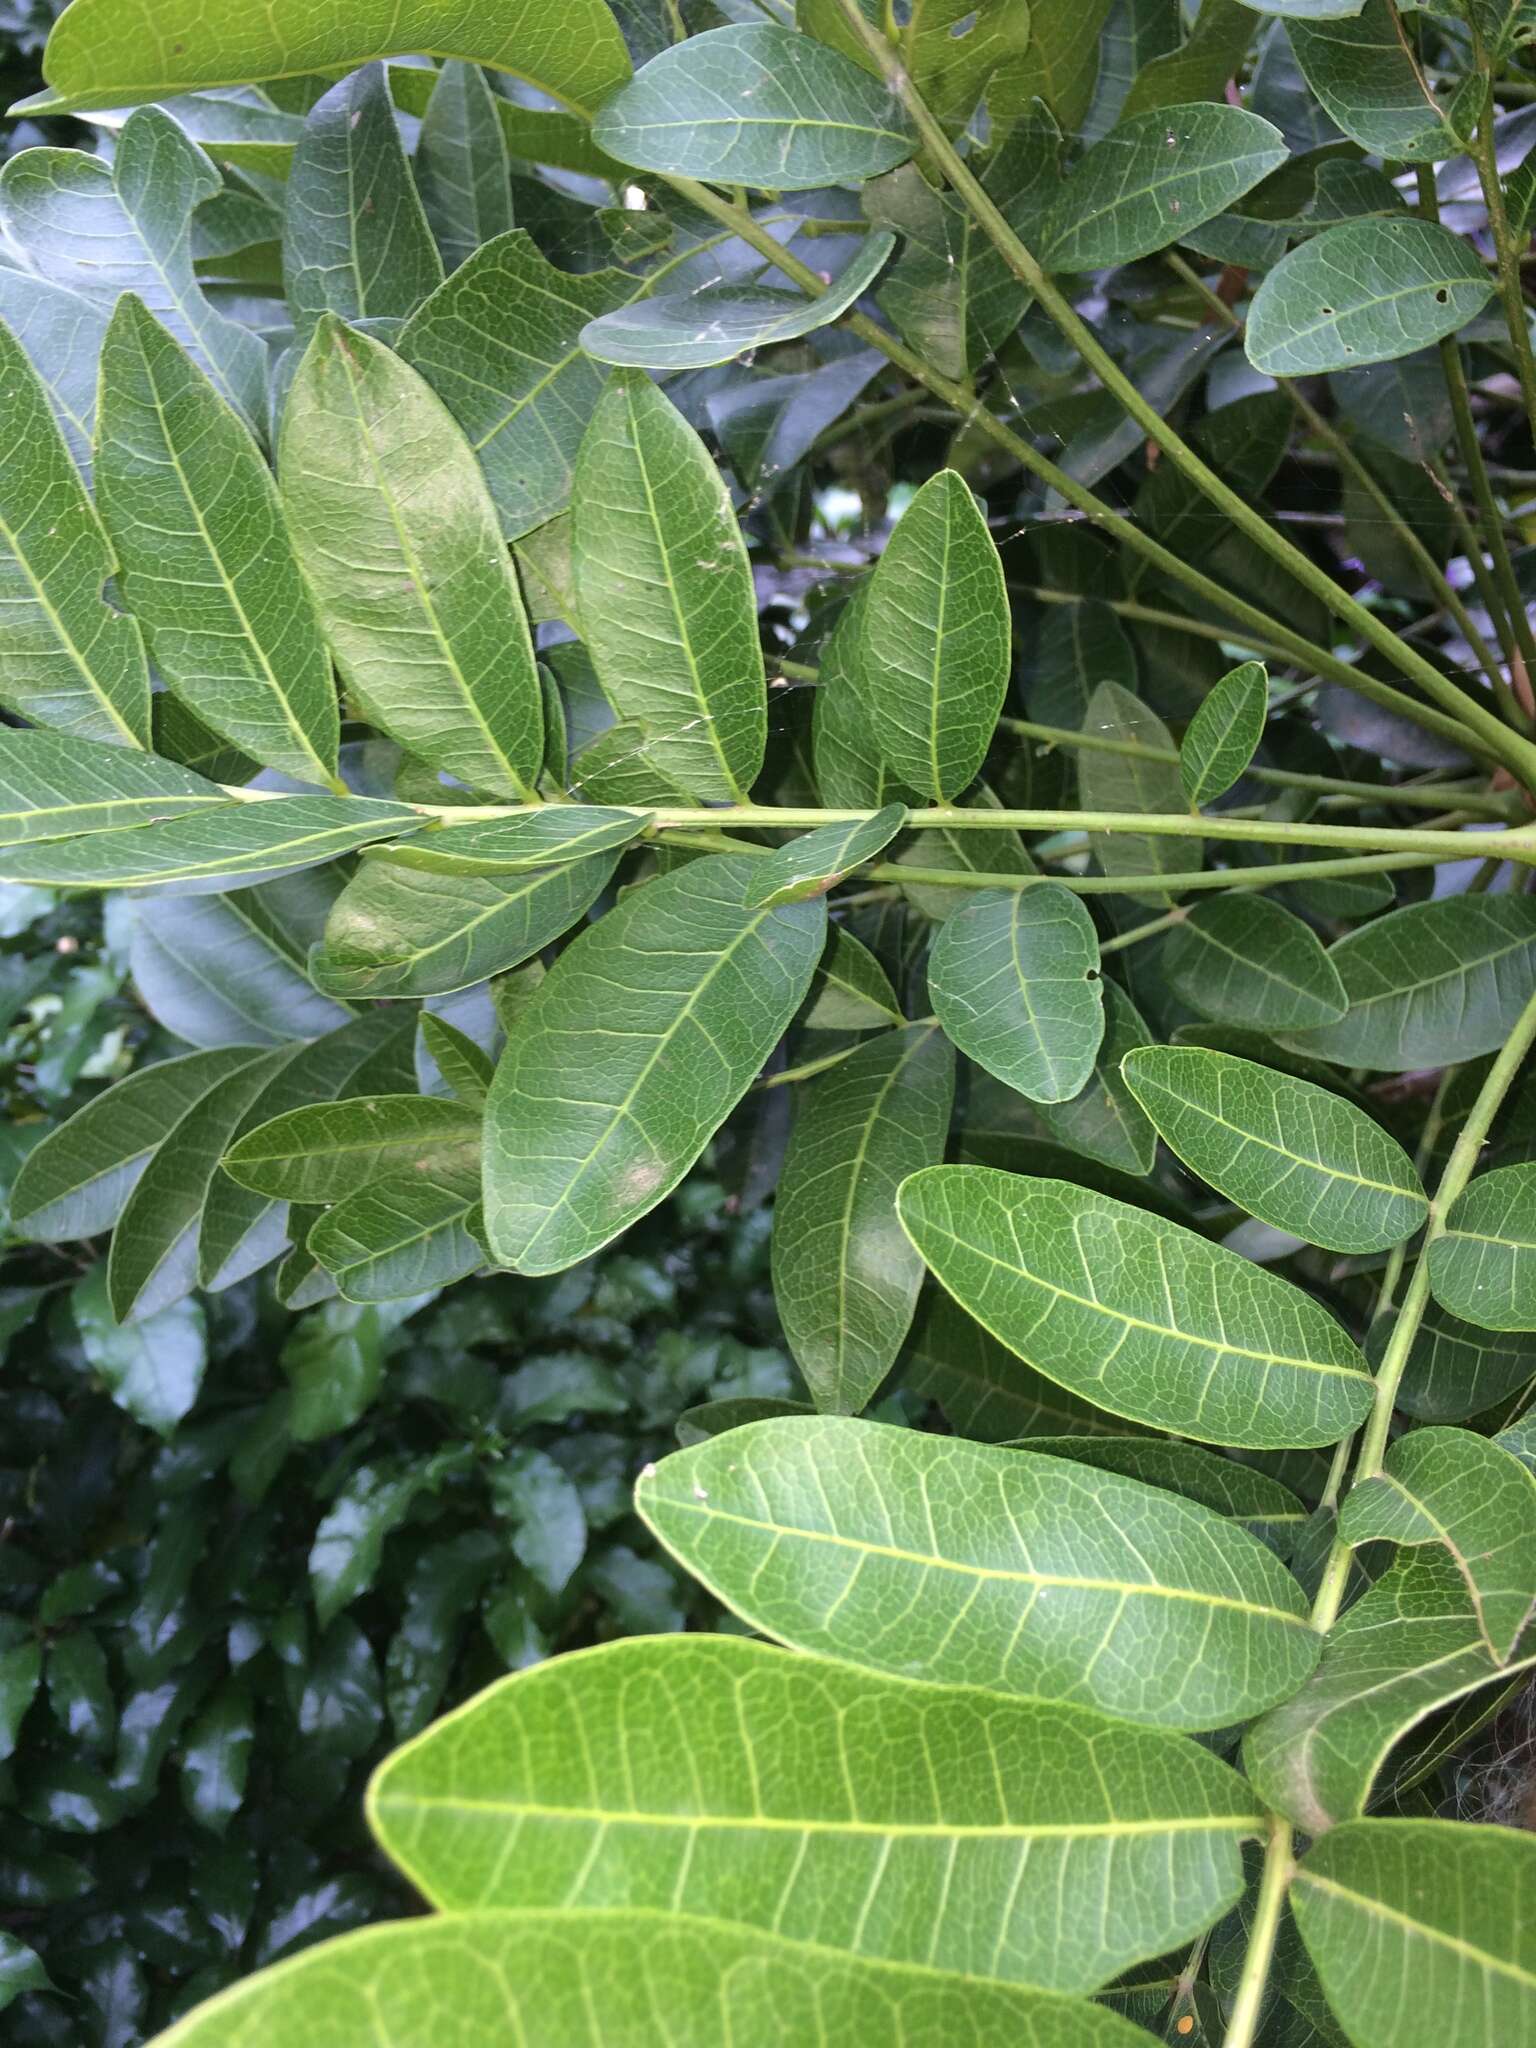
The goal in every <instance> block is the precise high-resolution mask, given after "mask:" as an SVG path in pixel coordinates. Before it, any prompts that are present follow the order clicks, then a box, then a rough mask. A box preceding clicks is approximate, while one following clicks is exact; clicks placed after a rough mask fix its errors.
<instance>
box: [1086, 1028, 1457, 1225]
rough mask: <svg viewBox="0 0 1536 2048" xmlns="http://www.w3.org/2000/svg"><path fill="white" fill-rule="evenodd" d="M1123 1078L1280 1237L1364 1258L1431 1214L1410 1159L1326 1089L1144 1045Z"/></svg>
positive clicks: (1209, 1176)
mask: <svg viewBox="0 0 1536 2048" xmlns="http://www.w3.org/2000/svg"><path fill="white" fill-rule="evenodd" d="M1124 1073H1125V1078H1126V1080H1127V1081H1128V1083H1129V1084H1130V1087H1131V1091H1132V1093H1133V1094H1134V1095H1135V1097H1136V1100H1137V1101H1138V1102H1139V1103H1140V1104H1141V1106H1142V1108H1143V1109H1144V1110H1145V1111H1146V1112H1147V1114H1148V1116H1150V1117H1151V1119H1152V1121H1153V1123H1154V1124H1156V1126H1157V1128H1158V1131H1159V1132H1160V1133H1161V1135H1162V1136H1163V1138H1165V1139H1166V1140H1167V1142H1168V1144H1169V1145H1171V1146H1172V1148H1173V1150H1174V1151H1175V1152H1177V1153H1178V1155H1179V1157H1180V1158H1181V1159H1182V1160H1183V1161H1184V1164H1185V1165H1186V1166H1188V1167H1190V1168H1191V1169H1192V1170H1193V1171H1194V1172H1195V1173H1197V1174H1199V1176H1200V1178H1201V1179H1202V1180H1205V1181H1209V1182H1210V1184H1211V1186H1212V1187H1213V1188H1216V1189H1218V1190H1219V1191H1220V1192H1221V1193H1222V1194H1224V1195H1226V1196H1228V1197H1229V1198H1230V1199H1231V1200H1232V1201H1234V1202H1237V1203H1238V1204H1240V1206H1241V1207H1242V1208H1244V1209H1246V1210H1247V1211H1248V1213H1249V1215H1250V1216H1257V1217H1258V1218H1259V1220H1260V1221H1261V1222H1263V1223H1268V1224H1270V1225H1271V1226H1272V1227H1273V1228H1274V1229H1276V1230H1285V1231H1289V1232H1290V1233H1291V1234H1292V1235H1293V1236H1295V1237H1299V1238H1301V1239H1302V1240H1303V1241H1304V1242H1306V1243H1310V1244H1318V1245H1324V1246H1326V1247H1327V1248H1328V1249H1329V1250H1330V1251H1338V1252H1372V1251H1383V1250H1385V1249H1386V1247H1387V1246H1388V1245H1394V1244H1401V1243H1402V1241H1403V1239H1404V1238H1405V1237H1410V1236H1411V1235H1412V1234H1413V1232H1414V1231H1415V1230H1418V1229H1419V1228H1421V1227H1422V1225H1423V1224H1424V1222H1425V1220H1426V1218H1427V1217H1428V1214H1429V1203H1428V1201H1427V1199H1426V1197H1425V1195H1424V1191H1423V1189H1422V1188H1421V1187H1420V1185H1419V1178H1418V1175H1417V1174H1416V1173H1415V1172H1414V1170H1413V1162H1412V1161H1411V1160H1410V1159H1409V1157H1408V1155H1407V1153H1406V1152H1404V1151H1403V1149H1402V1147H1401V1146H1400V1145H1399V1144H1398V1143H1397V1141H1396V1140H1395V1139H1393V1138H1390V1137H1388V1135H1387V1133H1386V1132H1385V1131H1384V1130H1382V1128H1381V1126H1380V1125H1379V1124H1377V1123H1376V1122H1374V1121H1373V1120H1372V1119H1371V1118H1370V1117H1368V1116H1367V1115H1366V1114H1365V1112H1364V1110H1361V1109H1357V1108H1356V1107H1355V1105H1354V1104H1353V1103H1352V1102H1346V1101H1345V1100H1344V1098H1343V1097H1342V1096H1339V1095H1335V1094H1333V1093H1332V1092H1331V1091H1330V1090H1329V1089H1326V1088H1319V1087H1317V1086H1315V1085H1314V1084H1313V1083H1312V1082H1310V1081H1302V1080H1298V1079H1297V1078H1296V1077H1295V1076H1294V1075H1292V1074H1283V1073H1277V1072H1275V1071H1274V1070H1273V1069H1272V1068H1269V1067H1263V1066H1260V1065H1259V1064H1258V1063H1257V1062H1256V1061H1253V1060H1244V1059H1238V1058H1236V1057H1234V1056H1233V1055H1232V1054H1230V1053H1224V1052H1214V1051H1210V1050H1207V1049H1205V1048H1202V1047H1199V1046H1180V1045H1158V1046H1143V1047H1142V1048H1140V1049H1139V1050H1138V1051H1135V1052H1132V1053H1131V1054H1130V1055H1129V1056H1128V1058H1127V1059H1126V1062H1125V1067H1124Z"/></svg>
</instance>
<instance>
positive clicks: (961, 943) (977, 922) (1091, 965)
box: [928, 882, 1104, 1102]
mask: <svg viewBox="0 0 1536 2048" xmlns="http://www.w3.org/2000/svg"><path fill="white" fill-rule="evenodd" d="M928 992H929V995H930V997H931V999H932V1002H933V1007H934V1012H935V1014H936V1015H937V1017H938V1019H939V1022H940V1023H941V1024H942V1025H943V1026H944V1029H945V1031H946V1032H947V1034H948V1035H949V1037H950V1038H952V1039H953V1040H954V1042H955V1044H956V1045H957V1046H959V1048H960V1050H961V1051H962V1052H963V1053H965V1054H966V1055H967V1056H968V1057H969V1058H970V1059H973V1060H975V1061H976V1062H977V1064H978V1065H979V1066H983V1067H985V1068H986V1070H987V1072H988V1073H989V1074H995V1075H996V1076H997V1078H998V1079H999V1080H1000V1081H1002V1082H1004V1083H1006V1085H1007V1086H1008V1087H1010V1088H1014V1089H1017V1090H1018V1092H1019V1094H1021V1095H1027V1096H1028V1097H1029V1098H1030V1099H1031V1100H1032V1101H1036V1102H1065V1101H1068V1100H1070V1099H1071V1098H1072V1097H1073V1096H1075V1095H1077V1094H1079V1093H1080V1092H1081V1090H1082V1089H1083V1087H1084V1086H1085V1085H1086V1083H1087V1081H1088V1078H1089V1076H1090V1075H1091V1074H1092V1072H1093V1066H1094V1060H1095V1058H1096V1057H1097V1054H1098V1050H1099V1044H1100V1041H1101V1040H1102V1038H1103V1036H1104V985H1103V983H1102V982H1101V981H1100V979H1099V940H1098V934H1097V932H1096V931H1095V930H1094V924H1093V919H1092V918H1091V917H1090V916H1089V915H1088V912H1087V911H1086V910H1085V909H1084V908H1083V906H1082V904H1081V903H1080V902H1079V900H1078V899H1077V897H1076V896H1074V895H1073V894H1072V892H1071V890H1070V889H1065V888H1063V887H1062V885H1061V884H1060V883H1059V882H1042V883H1041V884H1040V885H1039V887H1038V888H1034V889H1019V890H996V891H993V890H985V891H982V892H979V893H978V894H977V895H975V896H971V897H968V898H967V899H966V900H965V902H964V904H963V906H962V907H961V908H960V909H959V910H957V911H956V912H955V914H954V916H953V917H951V918H949V919H948V920H947V921H946V922H945V924H944V925H943V926H942V928H941V929H940V932H939V936H938V939H937V941H936V942H935V944H934V948H933V953H932V956H931V957H930V959H929V963H928Z"/></svg>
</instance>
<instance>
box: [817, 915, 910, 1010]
mask: <svg viewBox="0 0 1536 2048" xmlns="http://www.w3.org/2000/svg"><path fill="white" fill-rule="evenodd" d="M801 1021H802V1022H803V1023H804V1025H805V1027H806V1029H807V1030H808V1031H873V1030H878V1029H880V1028H881V1027H883V1026H885V1025H887V1024H900V1023H902V1022H904V1019H903V1017H902V1012H901V1005H900V1003H899V1002H897V1000H896V992H895V990H894V989H893V988H892V987H891V982H890V977H889V975H888V974H887V973H886V971H885V969H884V968H883V967H882V966H881V965H880V962H879V961H878V960H877V959H876V958H875V956H874V954H873V953H871V952H870V950H869V948H868V947H867V946H866V945H864V944H863V943H862V942H861V941H860V940H858V939H856V938H855V937H854V936H853V933H852V932H851V931H849V930H848V928H847V927H846V925H840V924H834V925H831V926H829V927H828V930H827V950H826V951H825V952H824V953H823V954H822V956H821V962H820V964H819V966H818V967H817V969H816V972H815V974H814V976H813V977H812V980H811V993H810V998H809V1000H808V1001H807V1003H806V1006H805V1010H804V1013H803V1015H802V1019H801Z"/></svg>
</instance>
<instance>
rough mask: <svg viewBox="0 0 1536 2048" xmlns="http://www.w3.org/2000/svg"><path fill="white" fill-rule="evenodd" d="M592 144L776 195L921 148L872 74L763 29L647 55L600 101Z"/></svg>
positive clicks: (761, 25)
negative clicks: (627, 78)
mask: <svg viewBox="0 0 1536 2048" xmlns="http://www.w3.org/2000/svg"><path fill="white" fill-rule="evenodd" d="M592 139H593V141H594V142H595V143H596V144H597V146H598V148H599V149H602V150H606V152H607V153H608V155H609V156H611V157H616V158H617V159H618V161H619V162H620V163H621V164H634V165H636V166H637V167H638V168H639V169H641V170H651V171H665V172H668V173H669V174H670V175H671V176H673V177H682V178H704V179H707V180H708V181H709V182H710V183H712V184H729V185H756V186H759V187H761V188H763V189H764V190H767V191H773V192H799V191H806V190H809V189H811V188H812V187H814V186H818V185H837V184H843V183H852V182H855V181H857V180H862V179H864V178H873V177H877V176H878V175H879V173H880V172H881V171H889V170H891V169H893V168H894V166H895V165H897V164H899V163H904V162H905V161H906V159H907V158H908V157H909V156H911V154H912V153H913V150H914V149H915V148H916V146H917V138H916V136H915V134H914V133H913V130H912V126H911V123H910V122H909V121H908V120H907V117H906V115H905V114H904V113H903V112H902V109H901V105H900V103H899V101H897V100H896V98H895V97H894V96H893V95H892V94H891V93H890V92H889V91H888V90H887V89H886V87H885V86H884V85H883V84H882V83H881V82H880V81H879V80H878V79H874V78H871V77H870V76H869V74H868V72H866V71H864V70H861V69H860V67H859V66H858V65H857V64H855V63H854V62H853V61H852V60H851V59H850V58H848V57H845V56H843V55H842V53H841V52H840V51H837V50H831V49H828V48H827V46H826V45H825V44H824V43H818V42H816V41H814V40H813V39H812V38H811V37H810V36H805V35H797V34H796V33H795V32H794V31H793V30H791V29H785V28H780V27H778V26H777V25H776V24H773V23H769V22H751V23H742V24H738V25H736V26H733V27H730V28H717V29H711V30H709V31H708V32H707V33H706V34H704V35H697V36H690V37H689V38H688V40H687V41H686V42H684V43H678V44H676V45H675V46H674V47H673V48H672V49H670V50H664V51H663V52H662V53H661V55H660V56H659V57H653V58H652V59H651V61H650V63H649V64H647V65H646V66H645V67H644V69H643V70H641V71H640V72H638V73H637V74H636V76H635V77H634V78H633V79H632V80H631V81H630V83H629V84H628V85H626V86H625V87H623V89H622V90H621V91H619V92H617V93H615V94H614V96H613V98H612V99H611V100H609V101H608V102H607V104H606V105H605V106H604V108H603V110H602V112H601V113H600V114H599V115H598V117H597V120H596V121H595V122H594V123H593V127H592Z"/></svg>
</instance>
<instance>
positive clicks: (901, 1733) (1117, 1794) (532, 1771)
mask: <svg viewBox="0 0 1536 2048" xmlns="http://www.w3.org/2000/svg"><path fill="white" fill-rule="evenodd" d="M574 1727H579V1728H580V1729H581V1730H582V1735H583V1738H584V1739H583V1741H582V1743H581V1746H580V1748H579V1749H578V1748H577V1747H575V1746H574V1745H572V1744H570V1743H568V1742H567V1741H566V1739H565V1737H566V1735H567V1733H568V1732H569V1731H570V1730H571V1729H572V1728H574ZM683 1729H686V1730H687V1731H688V1737H687V1741H686V1744H680V1743H679V1740H678V1735H679V1731H680V1730H683ZM940 1756H942V1757H943V1758H944V1763H943V1766H942V1769H941V1771H940V1772H939V1774H938V1775H937V1776H935V1774H934V1772H933V1770H932V1769H931V1766H932V1764H933V1763H934V1761H935V1760H936V1759H937V1758H938V1757H940ZM754 1786H756V1787H758V1788H760V1790H759V1791H758V1792H757V1793H754V1791H753V1789H752V1788H753V1787H754ZM999 1788H1001V1792H1000V1789H999ZM370 1813H371V1817H372V1820H373V1823H374V1826H375V1828H376V1830H377V1831H378V1833H379V1834H380V1836H381V1837H382V1839H383V1841H384V1843H385V1845H386V1846H387V1847H388V1848H389V1849H390V1851H391V1852H392V1853H393V1854H394V1855H395V1856H396V1857H397V1858H398V1860H399V1861H400V1862H401V1863H402V1864H403V1865H404V1866H405V1867H406V1868H407V1869H409V1870H410V1871H411V1872H412V1874H413V1875H414V1877H415V1879H416V1881H417V1883H418V1884H419V1885H421V1886H422V1888H423V1889H424V1890H425V1891H426V1893H427V1896H428V1897H429V1898H430V1899H431V1901H432V1903H433V1904H434V1905H435V1906H437V1907H438V1908H439V1909H440V1910H443V1911H447V1912H465V1911H481V1910H484V1909H486V1908H494V1907H498V1906H503V1905H510V1904H511V1903H512V1902H513V1900H514V1899H516V1901H517V1903H518V1904H519V1905H521V1906H539V1905H544V1904H553V1903H555V1902H558V1903H559V1904H561V1905H562V1906H566V1907H576V1908H580V1907H581V1906H583V1905H585V1904H587V1903H588V1902H589V1901H590V1902H591V1903H593V1904H598V1903H601V1904H602V1905H603V1906H604V1907H605V1908H609V1909H612V1908H615V1907H619V1908H626V1907H654V1908H661V1909H666V1910H669V1911H672V1912H682V1913H688V1912H690V1911H697V1912H700V1913H703V1914H707V1915H709V1916H710V1917H712V1918H715V1919H718V1920H722V1921H730V1922H733V1923H736V1924H740V1925H747V1926H762V1927H771V1928H772V1929H773V1930H774V1931H775V1932H777V1933H778V1934H781V1935H784V1936H786V1937H788V1938H789V1939H791V1940H796V1939H798V1940H802V1941H811V1942H814V1943H817V1944H818V1945H819V1946H821V1947H823V1948H833V1949H837V1950H839V1951H841V1952H844V1953H847V1954H852V1955H857V1956H864V1957H869V1958H871V1959H874V1958H881V1959H884V1960H886V1961H890V1962H909V1963H915V1962H918V1961H921V1962H922V1963H924V1964H925V1965H926V1966H927V1967H928V1968H931V1969H940V1970H943V1969H953V1970H957V1971H960V1972H962V1973H964V1974H965V1975H967V1976H969V1977H972V1978H988V1977H991V1978H998V1979H1003V1980H1005V1981H1011V1982H1016V1983H1028V1984H1035V1985H1039V1986H1042V1987H1043V1988H1045V1989H1048V1990H1053V1991H1088V1990H1092V1989H1094V1988H1095V1987H1096V1986H1097V1985H1099V1984H1101V1983H1103V1982H1104V1981H1105V1980H1106V1979H1107V1978H1109V1977H1111V1976H1113V1975H1115V1974H1116V1973H1117V1971H1119V1970H1121V1969H1123V1968H1125V1967H1126V1966H1127V1965H1128V1964H1130V1963H1132V1962H1134V1961H1137V1960H1139V1959H1141V1958H1142V1957H1144V1956H1149V1955H1154V1954H1158V1953H1161V1951H1162V1950H1163V1949H1164V1948H1166V1947H1168V1946H1169V1945H1170V1944H1171V1943H1173V1942H1174V1941H1177V1940H1180V1939H1183V1938H1184V1937H1185V1935H1186V1933H1188V1932H1192V1931H1194V1930H1197V1929H1199V1928H1201V1927H1202V1926H1204V1925H1205V1924H1207V1923H1208V1921H1209V1920H1210V1919H1211V1917H1212V1916H1213V1915H1214V1914H1215V1913H1216V1912H1218V1911H1219V1910H1220V1907H1221V1904H1222V1903H1223V1901H1226V1900H1230V1899H1232V1898H1235V1896H1236V1894H1237V1891H1238V1888H1239V1885H1240V1882H1241V1878H1240V1868H1241V1866H1240V1858H1239V1855H1238V1843H1239V1840H1240V1838H1241V1837H1242V1835H1243V1834H1244V1833H1246V1832H1249V1831H1251V1830H1252V1829H1253V1828H1254V1827H1255V1826H1256V1824H1257V1816H1256V1813H1255V1809H1254V1808H1253V1805H1252V1803H1251V1800H1250V1799H1249V1797H1248V1795H1247V1794H1246V1792H1245V1790H1244V1788H1243V1786H1242V1784H1241V1781H1240V1780H1239V1779H1238V1778H1237V1777H1236V1776H1235V1774H1234V1773H1232V1772H1231V1771H1230V1770H1229V1769H1228V1768H1227V1767H1226V1766H1224V1765H1222V1764H1220V1763H1218V1762H1217V1761H1216V1759H1215V1758H1214V1757H1210V1756H1207V1755H1205V1754H1203V1753H1202V1752H1201V1751H1200V1750H1198V1749H1197V1748H1195V1747H1194V1746H1193V1745H1192V1744H1189V1743H1187V1742H1185V1741H1182V1740H1181V1739H1179V1738H1178V1737H1176V1736H1170V1735H1164V1734H1161V1733H1154V1732H1153V1731H1151V1730H1149V1729H1138V1728H1131V1727H1128V1726H1125V1725H1123V1724H1122V1725H1118V1726H1116V1725H1112V1724H1110V1723H1108V1722H1106V1721H1104V1720H1102V1719H1101V1718H1100V1717H1099V1716H1098V1715H1096V1714H1093V1713H1091V1712H1089V1711H1088V1710H1086V1709H1084V1708H1081V1707H1067V1706H1062V1705H1045V1704H1037V1703H1034V1702H1026V1701H1022V1700H1018V1701H1015V1700H1009V1701H1001V1700H996V1699H987V1698H986V1697H985V1696H984V1695H982V1694H980V1693H977V1692H974V1691H970V1690H967V1689H964V1688H960V1687H949V1686H921V1687H918V1686H913V1685H911V1684H910V1683H908V1682H906V1681H904V1680H901V1679H894V1678H887V1677H882V1676H878V1675H876V1674H874V1673H871V1672H867V1671H855V1670H852V1669H851V1668H849V1667H848V1666H847V1665H844V1664H833V1663H823V1662H821V1661H820V1660H818V1659H814V1658H808V1657H795V1656H790V1655H789V1654H787V1653H786V1652H784V1651H782V1650H775V1649H771V1648H769V1647H767V1646H766V1645H764V1644H761V1643H752V1642H743V1641H740V1640H734V1639H732V1638H730V1637H723V1636H722V1637H707V1636H695V1637H682V1638H678V1639H674V1640H672V1641H651V1642H645V1641H641V1642H628V1643H614V1644H610V1645H608V1646H606V1647H604V1648H603V1649H600V1650H597V1651H594V1652H592V1653H589V1654H588V1655H585V1656H579V1657H574V1658H562V1659H559V1660H556V1661H554V1662H552V1663H547V1664H544V1665H542V1666H541V1667H539V1668H538V1669H537V1670H536V1671H532V1672H527V1673H524V1674H522V1675H520V1676H518V1677H516V1678H513V1679H508V1680H506V1681H504V1682H503V1683H502V1684H500V1685H498V1686H495V1687H493V1688H492V1689H491V1690H490V1691H489V1692H486V1693H482V1694H481V1695H480V1697H479V1699H478V1700H476V1701H475V1702H474V1703H473V1704H472V1705H471V1706H470V1708H469V1709H468V1710H467V1711H466V1712H464V1713H462V1714H460V1715H458V1716H456V1717H455V1718H454V1719H453V1720H452V1721H451V1722H449V1723H447V1724H445V1725H444V1726H442V1727H440V1728H438V1729H434V1730H431V1731H429V1733H428V1734H426V1735H425V1736H423V1737H421V1738H420V1739H419V1740H418V1741H417V1742H416V1743H415V1744H413V1745H412V1746H411V1747H410V1748H409V1749H407V1750H404V1751H401V1752H399V1753H397V1754H396V1756H395V1757H394V1758H392V1759H391V1760H390V1762H388V1763H387V1764H386V1765H385V1766H384V1768H383V1770H382V1771H381V1772H380V1773H379V1775H378V1776H377V1777H376V1779H375V1780H374V1784H373V1789H372V1794H371V1799H370ZM512 1829H516V1831H517V1834H518V1839H519V1841H520V1844H521V1847H520V1852H519V1855H518V1859H517V1869H516V1871H515V1873H514V1872H509V1871H508V1870H507V1869H506V1867H505V1865H504V1864H503V1861H502V1856H501V1850H502V1847H503V1845H504V1843H505V1841H506V1838H507V1834H508V1831H509V1830H512ZM876 1861H878V1863H879V1864H881V1865H882V1866H883V1872H884V1874H883V1877H882V1882H881V1885H880V1898H879V1902H878V1903H877V1906H876V1909H875V1910H874V1911H873V1912H870V1911H868V1910H866V1908H867V1901H868V1885H869V1880H870V1875H871V1869H872V1865H873V1863H874V1862H876ZM973 1871H974V1880H973V1878H972V1872H973ZM1003 1873H1006V1875H1004V1874H1003ZM973 1882H974V1890H973ZM1090 1901H1091V1902H1092V1906H1091V1910H1089V1902H1090Z"/></svg>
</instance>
